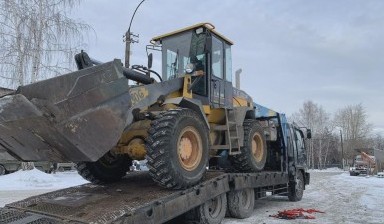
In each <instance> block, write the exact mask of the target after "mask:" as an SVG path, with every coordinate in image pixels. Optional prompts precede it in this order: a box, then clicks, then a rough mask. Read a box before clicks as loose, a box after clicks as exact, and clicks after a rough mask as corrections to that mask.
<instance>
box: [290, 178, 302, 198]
mask: <svg viewBox="0 0 384 224" xmlns="http://www.w3.org/2000/svg"><path fill="white" fill-rule="evenodd" d="M288 187H289V188H288V199H289V200H290V201H300V200H301V199H302V198H303V194H304V177H303V173H302V172H301V171H297V173H296V178H295V182H290V183H289V186H288Z"/></svg>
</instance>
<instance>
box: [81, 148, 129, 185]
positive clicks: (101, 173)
mask: <svg viewBox="0 0 384 224" xmlns="http://www.w3.org/2000/svg"><path fill="white" fill-rule="evenodd" d="M131 165H132V160H131V159H130V158H129V157H128V156H126V155H117V154H114V153H113V152H111V151H109V152H107V153H106V154H105V155H104V156H103V157H101V158H100V159H99V160H97V161H96V162H79V163H77V166H76V168H77V172H78V173H79V174H80V175H81V176H82V177H83V178H84V179H86V180H88V181H90V182H92V183H95V184H100V183H112V182H116V181H119V180H120V179H121V178H122V177H124V176H125V175H126V173H127V171H128V170H129V167H130V166H131Z"/></svg>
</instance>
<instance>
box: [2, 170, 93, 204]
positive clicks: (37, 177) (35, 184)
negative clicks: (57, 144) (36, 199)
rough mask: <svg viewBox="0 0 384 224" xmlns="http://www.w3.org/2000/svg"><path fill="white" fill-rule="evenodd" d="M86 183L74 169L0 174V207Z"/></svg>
mask: <svg viewBox="0 0 384 224" xmlns="http://www.w3.org/2000/svg"><path fill="white" fill-rule="evenodd" d="M85 183H88V182H87V181H86V180H84V179H83V178H82V177H81V176H79V175H78V174H77V172H76V171H68V172H57V173H56V174H46V173H44V172H41V171H40V170H38V169H33V170H28V171H21V170H19V171H17V172H15V173H11V174H8V175H4V176H0V207H3V206H4V205H5V204H8V203H11V202H14V201H18V200H21V199H24V198H27V197H30V196H33V195H37V194H42V193H46V192H50V191H54V190H58V189H62V188H67V187H72V186H76V185H80V184H85Z"/></svg>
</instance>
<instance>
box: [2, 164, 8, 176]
mask: <svg viewBox="0 0 384 224" xmlns="http://www.w3.org/2000/svg"><path fill="white" fill-rule="evenodd" d="M6 171H7V170H6V169H5V167H4V166H3V165H0V176H2V175H4V174H5V173H6Z"/></svg>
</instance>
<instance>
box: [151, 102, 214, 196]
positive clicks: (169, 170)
mask: <svg viewBox="0 0 384 224" xmlns="http://www.w3.org/2000/svg"><path fill="white" fill-rule="evenodd" d="M208 147H209V144H208V130H207V128H206V126H205V124H204V123H203V121H202V119H201V118H200V116H199V115H198V114H197V113H196V112H194V111H193V110H190V109H175V110H169V111H166V112H163V113H161V114H160V115H159V116H158V117H157V118H156V119H155V120H153V121H152V122H151V127H150V129H149V130H148V138H147V139H146V149H147V156H146V158H147V166H148V168H149V174H150V175H151V177H152V179H153V180H154V181H155V182H157V183H158V184H159V185H161V186H163V187H166V188H172V189H183V188H187V187H190V186H192V185H194V184H196V183H198V182H199V181H200V180H201V178H202V177H203V174H204V172H205V170H206V166H207V163H208Z"/></svg>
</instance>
